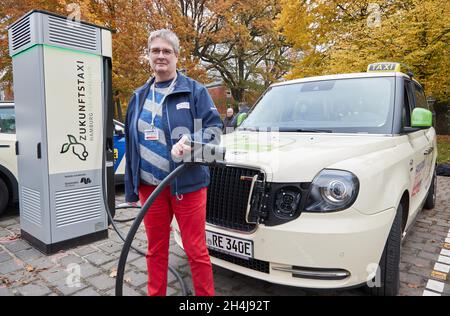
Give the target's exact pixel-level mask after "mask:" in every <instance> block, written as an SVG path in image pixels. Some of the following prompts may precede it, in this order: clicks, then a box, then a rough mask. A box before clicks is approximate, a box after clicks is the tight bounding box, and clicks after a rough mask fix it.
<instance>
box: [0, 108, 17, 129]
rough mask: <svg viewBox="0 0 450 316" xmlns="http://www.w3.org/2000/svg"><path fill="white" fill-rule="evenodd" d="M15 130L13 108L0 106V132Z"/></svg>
mask: <svg viewBox="0 0 450 316" xmlns="http://www.w3.org/2000/svg"><path fill="white" fill-rule="evenodd" d="M15 132H16V120H15V116H14V108H12V107H0V133H4V134H14V133H15Z"/></svg>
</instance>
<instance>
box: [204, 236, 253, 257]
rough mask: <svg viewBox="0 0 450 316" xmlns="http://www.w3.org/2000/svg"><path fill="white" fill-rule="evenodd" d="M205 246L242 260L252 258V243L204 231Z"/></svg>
mask: <svg viewBox="0 0 450 316" xmlns="http://www.w3.org/2000/svg"><path fill="white" fill-rule="evenodd" d="M206 245H207V246H208V248H209V249H213V250H217V251H220V252H225V253H227V254H230V255H232V256H235V257H240V258H244V259H249V258H253V241H251V240H246V239H241V238H236V237H231V236H227V235H222V234H219V233H216V232H211V231H208V230H207V231H206Z"/></svg>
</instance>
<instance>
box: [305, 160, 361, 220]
mask: <svg viewBox="0 0 450 316" xmlns="http://www.w3.org/2000/svg"><path fill="white" fill-rule="evenodd" d="M358 192H359V181H358V178H357V177H356V176H355V175H354V174H353V173H351V172H349V171H343V170H332V169H324V170H322V171H321V172H320V173H319V174H318V175H317V176H316V177H315V178H314V181H313V182H312V184H311V189H310V192H309V196H308V202H307V204H306V208H305V210H306V211H309V212H336V211H340V210H343V209H346V208H348V207H350V206H351V205H352V204H353V203H354V202H355V200H356V197H357V196H358Z"/></svg>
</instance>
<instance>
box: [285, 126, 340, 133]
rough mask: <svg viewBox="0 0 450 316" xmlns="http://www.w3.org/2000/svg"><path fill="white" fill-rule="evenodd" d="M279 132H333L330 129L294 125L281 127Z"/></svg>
mask: <svg viewBox="0 0 450 316" xmlns="http://www.w3.org/2000/svg"><path fill="white" fill-rule="evenodd" d="M280 132H295V133H333V131H332V130H330V129H315V128H312V129H308V128H296V127H281V128H280Z"/></svg>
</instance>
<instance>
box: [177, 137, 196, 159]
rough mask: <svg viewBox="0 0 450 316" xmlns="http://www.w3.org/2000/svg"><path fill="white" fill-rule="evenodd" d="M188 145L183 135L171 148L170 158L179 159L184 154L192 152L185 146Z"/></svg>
mask: <svg viewBox="0 0 450 316" xmlns="http://www.w3.org/2000/svg"><path fill="white" fill-rule="evenodd" d="M188 143H189V138H188V137H187V136H186V135H183V136H182V137H181V138H180V140H179V141H178V142H177V143H176V144H175V145H173V147H172V156H173V157H175V158H181V157H183V156H184V155H185V154H186V153H188V152H190V151H191V150H192V148H191V146H189V145H187V144H188Z"/></svg>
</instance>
